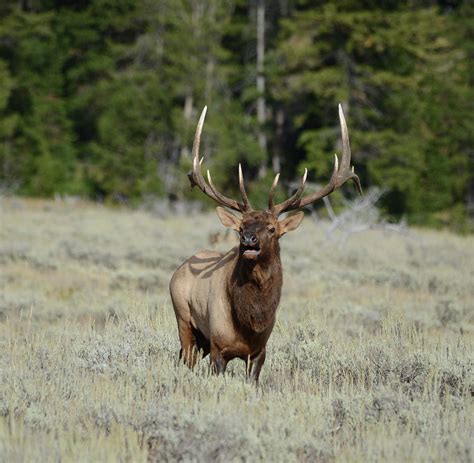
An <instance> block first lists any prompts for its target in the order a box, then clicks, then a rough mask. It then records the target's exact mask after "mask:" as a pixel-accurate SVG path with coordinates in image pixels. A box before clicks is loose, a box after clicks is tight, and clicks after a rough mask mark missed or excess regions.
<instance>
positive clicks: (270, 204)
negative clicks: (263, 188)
mask: <svg viewBox="0 0 474 463" xmlns="http://www.w3.org/2000/svg"><path fill="white" fill-rule="evenodd" d="M279 179H280V173H278V174H276V175H275V178H274V180H273V183H272V187H271V188H270V193H269V195H268V210H269V211H270V212H273V211H274V209H275V203H274V201H273V194H274V193H275V190H276V187H277V185H278V180H279Z"/></svg>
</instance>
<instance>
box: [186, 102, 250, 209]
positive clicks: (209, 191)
mask: <svg viewBox="0 0 474 463" xmlns="http://www.w3.org/2000/svg"><path fill="white" fill-rule="evenodd" d="M206 112H207V106H204V109H203V110H202V113H201V116H200V118H199V122H198V124H197V127H196V133H195V135H194V142H193V151H192V157H193V169H192V170H191V171H190V172H189V173H188V178H189V181H190V182H191V188H193V187H195V186H198V187H199V189H200V190H201V191H202V192H203V193H204V194H205V195H207V196H209V198H211V199H213V200H214V201H216V202H217V203H218V204H220V205H222V206H226V207H228V208H230V209H233V210H235V211H238V212H243V211H245V210H247V209H246V208H245V206H244V205H243V204H241V203H238V202H237V201H235V200H233V199H230V198H227V197H226V196H224V195H223V194H221V193H219V191H217V189H216V187H215V186H214V185H213V184H212V180H211V181H209V185H208V184H207V183H206V181H205V180H204V177H203V176H202V172H201V164H202V161H203V159H201V160H199V145H200V143H201V132H202V128H203V126H204V119H205V118H206ZM208 179H210V175H209V173H208Z"/></svg>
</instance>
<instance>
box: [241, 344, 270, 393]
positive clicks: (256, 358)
mask: <svg viewBox="0 0 474 463" xmlns="http://www.w3.org/2000/svg"><path fill="white" fill-rule="evenodd" d="M265 357H266V348H265V347H264V348H263V349H262V350H261V351H260V352H259V353H258V354H256V355H253V356H248V357H247V358H246V359H245V363H246V371H247V380H248V381H250V382H253V383H255V384H258V378H259V376H260V370H261V369H262V367H263V364H264V363H265Z"/></svg>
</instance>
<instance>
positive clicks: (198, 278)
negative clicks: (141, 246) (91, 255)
mask: <svg viewBox="0 0 474 463" xmlns="http://www.w3.org/2000/svg"><path fill="white" fill-rule="evenodd" d="M206 111H207V107H205V108H204V109H203V111H202V113H201V117H200V118H199V122H198V125H197V128H196V134H195V137H194V143H193V151H192V157H193V167H192V171H191V172H189V174H188V176H189V179H190V181H191V186H192V187H194V186H197V187H199V189H200V190H201V191H202V192H203V193H204V194H206V195H207V196H209V197H210V198H212V199H213V200H214V201H215V202H216V203H218V204H219V205H220V206H224V207H226V208H228V209H231V210H234V211H237V212H239V213H240V214H241V216H240V217H238V216H236V215H234V214H233V213H232V212H230V211H229V210H227V209H224V208H223V207H217V215H218V216H219V219H220V221H221V222H222V225H224V227H227V228H231V229H233V230H235V231H237V232H238V233H239V236H240V244H239V245H238V246H235V247H234V248H232V249H231V250H230V251H228V252H225V253H220V252H216V251H201V252H199V253H197V254H195V255H194V256H192V257H190V258H189V259H187V260H186V261H185V262H184V263H183V264H182V265H181V266H180V267H179V268H178V269H177V270H176V272H175V273H174V274H173V276H172V278H171V282H170V293H171V299H172V302H173V307H174V311H175V315H176V319H177V322H178V331H179V339H180V342H181V351H180V358H182V359H183V361H184V363H185V364H187V365H188V366H189V367H191V368H193V367H194V365H195V363H196V361H197V358H198V352H199V351H202V353H203V356H206V355H207V354H209V353H210V356H211V357H210V358H211V369H212V371H213V372H215V373H224V371H225V369H226V366H227V362H229V360H232V359H234V358H240V359H242V360H244V361H245V362H246V365H247V368H246V371H247V377H248V378H249V379H250V380H253V381H258V377H259V374H260V370H261V368H262V365H263V363H264V362H265V348H266V344H267V341H268V338H269V337H270V334H271V332H272V329H273V325H274V324H275V315H276V310H277V307H278V304H279V302H280V295H281V287H282V283H283V272H282V265H281V260H280V246H279V241H278V240H279V239H280V238H281V237H282V236H283V235H284V234H285V233H287V232H289V231H292V230H295V229H296V228H297V227H298V226H299V225H300V223H301V221H302V219H303V216H304V213H303V212H301V211H300V212H297V213H296V214H293V215H289V216H287V217H286V218H283V219H281V220H279V219H278V217H279V216H280V215H281V214H283V213H284V212H288V211H293V210H295V209H301V208H302V207H304V206H306V205H308V204H311V203H312V202H314V201H317V200H318V199H321V198H323V197H324V196H327V195H329V194H330V193H332V192H333V191H334V190H335V189H337V188H339V187H340V186H341V185H343V184H344V183H346V182H347V181H348V180H349V179H352V180H354V182H355V185H356V187H357V190H358V191H359V193H361V192H362V190H361V186H360V181H359V178H358V176H357V175H356V174H355V173H354V168H353V167H352V168H351V166H350V162H351V150H350V146H349V135H348V131H347V126H346V121H345V119H344V113H343V112H342V107H341V105H339V119H340V123H341V131H342V160H341V163H340V165H339V162H338V158H337V155H335V162H334V170H333V172H332V176H331V179H330V181H329V183H328V184H327V185H326V186H325V187H324V188H322V189H321V190H319V191H317V192H315V193H312V194H310V195H308V196H305V197H303V191H304V188H305V182H306V176H307V170H306V169H305V172H304V175H303V177H302V179H301V183H300V185H299V187H298V189H297V190H296V192H295V193H294V194H293V195H292V196H291V197H290V198H288V199H287V200H286V201H283V202H282V203H280V204H275V202H274V199H273V195H274V192H275V188H276V186H277V184H278V179H279V175H280V174H277V175H276V176H275V180H274V181H273V184H272V186H271V188H270V194H269V200H268V209H267V210H266V211H260V210H255V209H253V208H252V206H251V205H250V202H249V199H248V197H247V193H246V191H245V186H244V179H243V175H242V168H241V166H240V164H239V188H240V194H241V197H242V202H238V201H236V200H234V199H230V198H227V197H226V196H224V195H223V194H222V193H220V192H219V191H218V190H217V188H216V187H215V185H214V183H213V182H212V178H211V175H210V173H209V171H207V180H208V181H207V182H206V181H205V180H204V177H203V175H202V172H201V164H202V159H199V144H200V139H201V132H202V127H203V124H204V118H205V117H206Z"/></svg>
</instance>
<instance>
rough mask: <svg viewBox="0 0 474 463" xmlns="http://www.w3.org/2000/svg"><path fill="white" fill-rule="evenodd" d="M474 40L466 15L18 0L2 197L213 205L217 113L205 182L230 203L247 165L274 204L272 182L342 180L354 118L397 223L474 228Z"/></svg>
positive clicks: (372, 6)
mask: <svg viewBox="0 0 474 463" xmlns="http://www.w3.org/2000/svg"><path fill="white" fill-rule="evenodd" d="M473 31H474V4H473V3H472V2H470V1H462V0H457V1H456V0H452V1H449V0H448V1H428V0H425V1H422V0H413V1H397V0H385V1H375V0H341V1H330V2H328V1H310V0H275V1H270V0H267V1H265V0H251V1H249V0H232V1H222V0H74V1H73V0H69V1H59V0H15V1H12V0H3V1H2V2H1V3H0V189H1V190H2V191H3V192H9V193H14V194H22V195H28V196H46V197H47V196H54V195H55V194H61V195H78V196H82V197H88V198H91V199H94V200H100V201H104V200H105V201H111V202H113V201H120V202H126V203H128V204H137V203H139V202H141V201H143V199H144V198H147V197H153V198H155V197H157V198H166V199H167V200H186V199H202V198H201V196H202V195H199V194H196V193H195V192H192V191H191V190H190V188H189V183H188V181H187V178H186V175H185V173H186V172H187V170H188V169H189V168H190V164H191V160H190V147H191V145H192V138H193V135H194V130H195V126H196V122H197V118H198V116H199V113H200V111H201V110H202V108H203V106H204V105H208V107H209V111H208V118H207V120H206V125H205V128H204V135H203V149H202V151H203V152H204V154H205V157H206V159H205V163H206V167H210V169H211V171H212V172H213V177H214V178H215V182H216V184H217V185H218V186H219V187H220V188H221V189H222V190H223V191H225V192H226V194H228V195H230V194H232V193H233V192H234V193H235V190H236V185H237V182H236V178H237V169H236V166H237V164H238V163H239V162H241V163H242V165H243V168H244V174H245V177H246V179H247V181H248V183H249V188H248V189H249V190H250V196H251V199H253V200H254V201H255V202H256V203H257V204H258V205H259V206H263V205H264V198H265V196H266V194H267V192H268V188H269V185H270V183H271V178H272V177H273V174H274V172H278V171H280V170H281V172H282V183H283V188H282V189H281V191H280V194H281V195H283V194H286V193H287V192H288V190H291V188H292V185H293V183H294V181H295V179H296V178H297V176H298V175H299V174H301V172H302V170H303V168H304V167H308V169H309V179H310V181H311V183H312V184H313V185H316V184H322V183H324V182H325V181H327V179H328V178H329V175H330V172H331V169H332V162H333V153H334V152H340V149H339V146H338V145H339V143H340V135H339V126H338V117H337V104H338V103H339V102H341V103H342V105H343V107H344V110H345V113H346V118H347V121H348V125H349V133H350V136H351V144H352V150H353V163H354V164H355V166H356V171H357V172H358V173H359V175H360V177H361V180H362V183H363V186H364V188H365V189H368V188H370V187H372V186H378V187H381V188H383V189H384V190H385V195H384V196H383V198H382V201H381V207H382V210H383V213H384V214H385V215H386V216H387V217H388V218H391V219H394V220H395V219H399V218H400V217H402V216H403V217H406V218H407V220H408V221H409V222H410V223H414V224H423V225H428V226H448V227H450V228H452V229H454V230H457V231H469V230H472V223H473V217H474V178H473V177H474V174H473V172H474V166H473V164H474V140H473V138H474V122H473V117H472V112H473V101H474V91H473V85H472V84H473V80H474V69H473V66H474V64H473V63H474V56H473V55H474V40H473V39H474V37H473V36H474V32H473ZM353 190H354V189H353V188H346V189H345V193H344V194H345V195H351V194H353ZM340 200H341V196H339V201H340ZM337 202H338V197H337V196H336V206H337Z"/></svg>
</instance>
